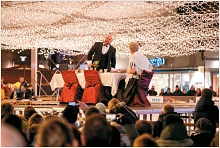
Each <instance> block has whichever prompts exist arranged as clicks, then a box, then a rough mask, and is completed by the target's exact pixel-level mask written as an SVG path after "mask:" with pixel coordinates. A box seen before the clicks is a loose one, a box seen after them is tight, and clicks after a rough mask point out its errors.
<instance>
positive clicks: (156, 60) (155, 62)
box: [149, 57, 165, 67]
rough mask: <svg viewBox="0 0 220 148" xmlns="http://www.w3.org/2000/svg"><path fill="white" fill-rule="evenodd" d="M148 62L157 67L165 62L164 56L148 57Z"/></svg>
mask: <svg viewBox="0 0 220 148" xmlns="http://www.w3.org/2000/svg"><path fill="white" fill-rule="evenodd" d="M149 62H150V63H151V64H152V65H153V66H156V67H159V66H161V65H164V64H165V59H164V58H159V57H157V58H150V59H149Z"/></svg>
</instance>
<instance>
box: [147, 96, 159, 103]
mask: <svg viewBox="0 0 220 148" xmlns="http://www.w3.org/2000/svg"><path fill="white" fill-rule="evenodd" d="M147 99H148V100H149V101H150V102H154V103H155V102H157V103H163V96H147Z"/></svg>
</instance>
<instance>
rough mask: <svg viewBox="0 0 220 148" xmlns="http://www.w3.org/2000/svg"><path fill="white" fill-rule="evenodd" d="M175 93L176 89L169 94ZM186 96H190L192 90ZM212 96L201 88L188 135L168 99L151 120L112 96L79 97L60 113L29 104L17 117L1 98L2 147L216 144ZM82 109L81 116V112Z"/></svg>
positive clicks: (215, 111) (216, 119)
mask: <svg viewBox="0 0 220 148" xmlns="http://www.w3.org/2000/svg"><path fill="white" fill-rule="evenodd" d="M191 88H192V87H191ZM152 91H153V90H152ZM194 91H195V90H194ZM195 92H196V91H195ZM195 92H194V93H195ZM161 93H164V92H161ZM179 93H181V92H180V90H179V89H178V87H177V88H176V90H175V92H173V94H179ZM151 94H153V92H151ZM164 94H167V95H169V94H172V93H171V92H165V93H164ZM188 94H193V89H190V91H189V92H188ZM212 96H213V91H212V90H211V89H203V90H202V92H201V99H200V100H199V101H198V103H197V104H196V107H195V113H194V130H193V131H192V132H191V134H190V135H189V134H188V132H187V128H186V126H185V124H184V120H183V119H182V118H181V116H179V114H178V113H177V112H175V108H174V106H172V104H169V103H167V104H165V105H164V106H163V107H162V110H161V114H160V115H159V117H158V120H157V121H155V122H149V121H146V120H139V119H138V117H137V115H136V114H135V112H134V111H132V110H131V109H130V108H129V107H128V106H127V105H126V104H125V103H124V102H120V101H119V100H118V99H116V98H113V99H111V100H110V101H109V102H108V105H107V106H105V105H104V104H103V103H101V102H99V103H97V104H95V105H94V106H93V105H90V106H88V105H87V104H86V103H84V102H82V101H79V102H78V104H79V106H71V105H67V106H66V107H65V109H64V110H63V112H62V113H61V114H59V115H58V116H55V115H50V116H42V114H40V113H39V112H37V110H36V109H35V108H34V107H33V106H27V107H25V109H24V115H16V114H14V105H13V104H11V103H10V102H3V103H2V104H1V119H2V120H1V123H2V124H1V126H2V127H1V128H2V130H1V142H2V143H1V146H2V147H3V146H8V147H17V146H21V147H26V146H30V147H127V146H134V147H194V146H195V147H208V146H214V147H219V132H216V127H217V126H219V109H218V107H217V106H215V105H214V101H213V100H212ZM80 110H82V112H83V113H84V114H85V116H81V114H82V113H81V111H80ZM79 113H80V114H79ZM112 117H113V118H112ZM125 138H127V141H126V140H124V139H125Z"/></svg>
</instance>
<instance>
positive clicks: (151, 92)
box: [147, 86, 157, 96]
mask: <svg viewBox="0 0 220 148" xmlns="http://www.w3.org/2000/svg"><path fill="white" fill-rule="evenodd" d="M147 94H148V95H149V96H156V95H157V92H156V91H155V88H154V86H151V89H150V90H149V91H148V92H147Z"/></svg>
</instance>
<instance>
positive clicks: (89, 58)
mask: <svg viewBox="0 0 220 148" xmlns="http://www.w3.org/2000/svg"><path fill="white" fill-rule="evenodd" d="M95 50H96V43H95V44H94V45H93V46H92V48H91V49H90V50H89V53H88V58H87V59H88V60H92V55H93V54H94V52H95Z"/></svg>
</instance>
